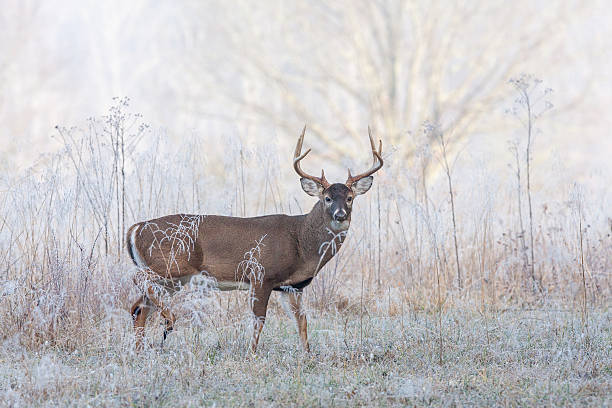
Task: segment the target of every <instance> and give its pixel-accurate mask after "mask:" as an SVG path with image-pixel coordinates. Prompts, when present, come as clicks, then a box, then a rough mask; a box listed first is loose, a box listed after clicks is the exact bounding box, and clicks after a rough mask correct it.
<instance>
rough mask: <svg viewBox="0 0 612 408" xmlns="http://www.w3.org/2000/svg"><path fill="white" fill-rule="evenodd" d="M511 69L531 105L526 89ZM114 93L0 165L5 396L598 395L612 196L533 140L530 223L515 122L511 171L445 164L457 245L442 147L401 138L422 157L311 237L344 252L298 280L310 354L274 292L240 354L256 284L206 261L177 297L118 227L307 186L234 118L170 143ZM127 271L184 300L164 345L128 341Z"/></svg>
mask: <svg viewBox="0 0 612 408" xmlns="http://www.w3.org/2000/svg"><path fill="white" fill-rule="evenodd" d="M513 85H515V88H514V90H515V91H517V92H519V100H517V103H518V104H519V106H517V109H519V108H520V109H523V107H524V102H525V100H524V99H520V98H521V96H520V93H521V92H523V91H525V90H527V88H525V86H524V84H523V82H521V83H517V84H513ZM532 85H533V86H535V85H536V84H533V83H532ZM532 85H530V86H532ZM541 87H542V85H537V86H535V88H533V89H535V90H536V91H542V92H543V95H544V97H543V99H542V101H545V100H546V99H548V98H549V97H550V96H551V95H550V92H547V91H546V90H544V89H542V88H541ZM529 89H532V88H529ZM521 103H522V104H521ZM548 108H549V106H548V105H542V109H548ZM125 109H127V106H126V103H124V102H121V103H119V102H118V106H117V108H114V109H113V111H112V112H111V113H110V116H112V120H110V119H104V118H103V119H98V120H95V121H94V122H91V123H88V125H87V126H86V127H85V129H78V128H61V130H60V132H61V136H62V141H63V142H64V144H65V146H64V149H63V150H61V151H59V152H58V153H57V154H55V155H51V156H49V157H46V158H45V161H44V162H41V164H39V166H38V167H37V168H32V169H27V170H26V171H24V172H21V173H19V174H0V367H1V368H0V401H1V403H3V404H5V405H10V406H32V405H49V406H51V405H55V406H56V405H68V404H73V405H92V406H125V405H144V406H147V405H156V406H176V405H179V406H180V405H203V404H208V405H214V404H215V403H216V404H218V405H248V404H250V403H253V404H255V405H261V401H264V402H263V403H264V404H266V403H267V404H268V405H277V406H284V405H334V404H335V405H352V404H354V405H402V404H408V405H427V404H434V405H448V404H447V403H452V401H456V402H457V405H542V404H553V405H563V404H566V405H580V404H584V405H593V406H601V405H605V404H606V403H607V404H608V405H609V404H610V403H611V402H610V395H612V392H610V391H611V376H612V366H611V364H610V361H612V357H611V355H610V319H611V317H610V313H609V307H610V299H612V274H611V273H610V271H611V270H612V250H611V248H612V237H611V234H612V230H611V224H610V222H611V221H610V219H611V217H612V215H611V214H610V208H612V196H611V195H610V191H609V189H602V190H594V189H592V188H588V187H587V186H579V185H576V186H574V185H573V184H572V183H573V180H570V179H568V178H566V177H562V176H560V175H559V174H557V173H554V172H550V171H549V170H548V169H547V168H545V167H543V166H539V165H538V163H537V162H536V161H534V160H533V157H537V152H538V150H539V149H541V148H542V147H541V146H539V145H538V143H537V139H536V140H535V141H536V143H535V144H533V145H532V148H533V150H534V151H533V153H534V154H533V155H530V156H529V157H530V159H529V162H530V165H531V166H532V167H531V174H530V177H531V180H532V181H533V185H532V187H533V188H532V191H531V200H532V203H531V204H532V205H531V211H532V212H533V214H532V215H533V217H532V219H533V221H534V222H533V225H532V226H531V225H529V224H528V219H527V214H528V197H527V193H526V191H525V189H526V184H525V182H526V172H525V165H526V162H525V159H526V158H525V148H526V140H525V139H526V138H525V137H524V136H525V133H524V129H522V127H520V126H517V128H520V132H523V133H519V138H518V139H517V140H516V143H515V144H513V145H512V146H513V149H512V150H511V151H510V152H509V153H508V157H506V158H505V159H506V160H507V162H508V163H513V164H512V165H511V167H509V168H508V169H502V170H499V169H491V168H485V169H482V168H481V167H483V166H478V167H479V169H478V170H474V167H473V166H471V164H470V162H469V159H471V156H470V154H462V155H461V157H460V158H459V159H458V160H457V161H456V163H455V164H454V166H455V167H454V168H453V185H452V191H453V194H454V199H455V211H456V221H457V226H456V229H457V231H458V232H459V233H458V234H457V241H458V242H457V244H458V245H457V246H458V256H457V252H456V251H455V245H454V239H453V236H454V234H453V233H454V228H453V225H452V223H451V222H449V220H451V219H452V214H451V213H452V209H451V206H450V203H449V190H448V185H447V184H445V183H442V182H439V179H438V178H436V177H432V174H428V172H433V171H435V168H434V167H435V166H432V158H435V157H436V154H438V153H439V152H437V151H436V150H435V146H432V145H431V144H428V142H427V140H426V139H425V138H424V136H423V135H417V134H415V135H413V136H414V137H415V140H414V143H415V146H416V147H415V149H416V150H415V152H416V153H415V157H414V160H412V159H411V160H405V159H404V158H401V157H397V158H393V157H391V158H389V159H390V160H387V163H388V166H386V168H385V172H384V174H380V175H377V176H376V178H375V181H374V183H375V186H374V189H372V191H370V193H369V194H367V195H365V196H363V197H362V198H360V199H359V200H356V203H355V209H354V212H353V217H352V222H351V228H350V231H349V232H348V234H346V236H344V235H343V236H337V235H336V234H330V236H329V238H330V239H329V241H328V242H326V243H325V244H323V245H322V246H321V248H320V255H321V256H322V257H326V256H328V255H330V254H333V253H335V252H337V254H336V255H335V257H334V258H333V259H332V260H331V261H330V262H328V263H327V265H326V266H325V267H323V268H322V269H321V270H320V272H319V274H318V276H317V277H316V278H315V280H314V281H313V284H312V285H310V286H309V287H308V288H306V290H305V296H304V302H305V307H306V308H307V309H308V310H311V311H312V312H311V313H310V315H309V331H310V339H311V340H310V341H311V346H312V349H313V353H312V354H311V355H310V356H304V355H302V354H299V353H296V350H297V349H298V348H299V347H298V338H297V336H296V335H295V329H294V328H293V322H290V321H289V320H287V318H286V317H285V316H284V314H281V313H279V307H278V304H277V299H276V295H273V296H272V298H271V300H270V307H269V314H268V319H267V320H266V327H265V328H264V331H263V333H262V336H263V341H262V344H261V347H260V350H259V351H260V352H259V354H258V356H257V358H255V359H251V360H247V353H246V349H247V347H246V346H245V345H246V344H247V336H248V335H247V333H248V327H250V325H248V324H247V323H246V322H247V321H248V319H249V318H250V301H252V297H251V298H249V296H245V293H244V292H238V293H236V292H229V293H221V294H220V293H218V291H216V290H214V287H215V286H216V282H214V281H212V280H211V278H210V277H208V276H207V275H206V272H205V271H203V273H202V274H200V275H196V276H195V277H194V278H193V279H192V281H191V283H190V284H188V285H185V287H181V286H180V285H178V286H173V289H174V290H176V289H180V290H178V291H176V294H175V295H174V296H172V297H170V296H169V294H167V290H166V289H167V286H168V285H169V284H170V282H165V281H164V280H163V279H161V278H160V277H159V276H148V275H147V271H143V270H136V269H137V268H134V267H133V265H132V264H131V261H130V260H129V257H128V256H127V253H126V251H125V229H126V226H129V225H131V224H132V223H134V222H138V221H142V220H145V219H152V218H154V217H156V216H160V215H166V214H179V213H184V212H190V213H203V214H214V213H217V214H225V215H240V216H246V215H260V214H265V213H270V209H272V208H274V209H278V212H294V213H295V209H296V208H309V207H310V206H311V205H312V204H313V202H312V200H311V199H310V198H308V197H305V195H304V194H303V193H302V191H301V189H300V187H299V181H298V180H297V179H296V178H295V177H294V175H293V174H292V172H291V168H290V167H291V166H290V165H288V166H287V167H286V168H283V166H279V162H280V163H282V160H279V158H278V157H276V155H272V154H256V153H254V152H255V150H256V149H258V148H261V147H260V146H259V143H252V144H251V143H246V142H244V141H242V139H240V138H239V137H237V136H236V135H232V137H231V138H228V139H227V140H225V139H223V140H224V141H223V142H222V143H221V145H220V144H219V139H218V138H217V136H218V135H214V134H212V135H194V136H193V137H191V138H186V139H185V141H184V143H183V142H181V143H175V142H173V141H172V140H171V139H170V138H168V137H166V135H164V134H163V133H162V132H158V131H154V130H152V129H150V128H148V127H147V126H144V125H141V122H142V118H141V117H140V116H135V115H129V114H122V113H121V111H122V110H125ZM520 109H519V110H517V111H516V113H517V114H520V113H524V112H523V111H521V110H520ZM541 113H543V112H540V111H537V112H536V114H541ZM521 118H523V119H522V120H523V122H525V118H527V116H524V115H523V116H521ZM535 119H538V118H537V117H536V118H535ZM525 123H528V122H525ZM520 124H521V123H519V125H520ZM517 131H519V130H517ZM541 131H546V129H541ZM411 137H412V136H411ZM418 138H421V139H418ZM205 147H206V149H205ZM452 147H453V146H451V149H450V150H449V151H452ZM216 148H218V149H219V150H220V152H221V151H222V152H224V153H226V154H222V155H215V154H214V153H215V151H214V149H216ZM254 149H255V150H254ZM467 149H468V150H469V146H468V147H467ZM203 151H209V152H210V154H206V155H204V154H202V152H203ZM468 153H469V152H468ZM516 154H518V155H519V156H518V161H517V159H516V156H515V155H516ZM385 159H386V158H385ZM473 160H476V161H477V162H478V163H482V164H484V165H487V164H488V163H489V162H490V160H489V158H487V157H481V158H473ZM236 163H238V164H239V165H238V166H237V165H236ZM518 166H520V169H521V172H520V181H519V180H517V178H518V177H517V173H518V171H517V170H518ZM222 168H225V169H226V170H227V171H226V172H215V169H222ZM271 169H272V170H271ZM278 172H280V174H281V176H280V177H279V174H278ZM282 175H284V176H282ZM285 176H287V181H285V180H283V177H285ZM262 183H264V185H265V188H263V189H262V188H261V186H262ZM377 186H379V187H377ZM213 192H214V194H213ZM519 198H520V199H519ZM198 217H199V216H195V217H190V216H185V217H184V218H183V219H182V220H181V221H180V222H179V223H178V224H177V225H165V226H162V225H154V224H151V225H148V226H147V227H148V228H151V229H152V230H153V231H155V232H154V235H155V237H156V242H155V243H154V246H153V247H152V248H150V250H152V251H154V250H156V248H158V246H164V247H169V248H171V251H170V252H169V257H168V263H167V267H168V268H171V267H172V266H173V265H176V259H177V257H179V256H181V257H182V256H189V254H190V251H192V250H193V245H194V239H195V236H196V235H197V232H198V226H199V222H200V221H201V220H200V219H199V218H198ZM531 227H533V235H532V234H531V231H529V232H528V229H530V228H531ZM532 237H533V240H532ZM532 241H533V242H532ZM339 242H342V249H341V250H338V243H339ZM265 245H266V240H265V237H261V239H260V240H259V241H258V242H254V243H253V248H252V249H251V250H250V251H248V252H247V253H246V255H245V257H244V258H243V259H242V260H240V261H241V262H240V264H239V265H237V269H236V276H237V277H238V278H243V280H244V282H249V283H250V282H261V281H262V278H263V276H264V275H263V274H264V273H265V270H264V268H263V265H261V263H260V259H261V253H262V251H263V250H264V248H265V250H266V251H274V250H275V248H270V247H265ZM532 251H533V254H534V256H533V257H532V256H531V253H532ZM526 254H528V256H525V255H526ZM457 258H458V259H459V261H460V262H461V281H462V286H463V287H462V288H459V287H458V284H457V276H456V275H457V274H456V270H457V265H456V263H457ZM532 272H533V273H532ZM134 274H142V275H143V276H142V281H143V282H149V283H151V284H154V285H157V290H158V291H159V293H160V294H163V296H168V297H167V298H166V299H167V300H168V301H169V302H171V305H172V308H173V310H175V311H176V312H177V314H178V315H180V316H179V319H178V323H177V325H176V327H175V332H174V333H173V334H172V335H171V336H170V337H169V338H168V343H167V347H166V349H165V351H164V352H163V353H159V351H158V350H147V351H145V352H144V354H142V355H137V354H135V353H134V351H133V342H134V336H133V332H132V321H131V316H130V315H129V307H130V306H131V303H132V302H133V301H134V299H136V298H137V297H138V296H140V295H141V294H142V290H143V289H144V288H142V287H140V286H137V285H134V282H133V279H132V278H133V277H134ZM533 277H535V278H536V279H537V283H538V287H539V288H540V289H541V290H538V291H535V292H534V291H533V285H532V284H531V281H532V280H533ZM172 285H174V283H172ZM150 319H151V320H152V322H153V323H154V324H149V325H148V328H147V330H148V333H147V336H146V338H149V339H151V338H159V336H161V331H162V328H161V327H160V324H155V323H161V321H160V320H161V319H160V317H159V315H158V314H155V313H152V315H151V317H150ZM440 339H441V341H440ZM440 362H441V365H440ZM45 373H49V375H47V374H45ZM262 373H265V376H263V375H262ZM449 401H450V402H449Z"/></svg>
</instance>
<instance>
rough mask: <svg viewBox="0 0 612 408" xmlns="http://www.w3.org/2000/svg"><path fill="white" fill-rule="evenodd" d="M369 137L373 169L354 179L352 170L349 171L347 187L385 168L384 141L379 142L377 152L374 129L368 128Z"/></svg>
mask: <svg viewBox="0 0 612 408" xmlns="http://www.w3.org/2000/svg"><path fill="white" fill-rule="evenodd" d="M368 136H369V137H370V147H371V148H372V157H373V163H372V167H371V168H370V169H369V170H368V171H366V172H365V173H361V174H358V175H357V176H355V177H353V176H352V175H351V170H350V169H349V171H348V179H347V180H346V185H347V186H349V187H350V186H351V185H352V184H353V183H355V182H357V181H359V180H361V179H362V178H364V177H368V176H370V175H372V174H374V173H376V172H377V171H378V170H380V169H381V168H382V166H383V163H384V162H383V159H382V140H379V141H378V150H376V144H375V143H374V138H373V137H372V129H370V126H368Z"/></svg>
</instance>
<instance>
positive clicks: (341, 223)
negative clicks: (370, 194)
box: [293, 126, 383, 232]
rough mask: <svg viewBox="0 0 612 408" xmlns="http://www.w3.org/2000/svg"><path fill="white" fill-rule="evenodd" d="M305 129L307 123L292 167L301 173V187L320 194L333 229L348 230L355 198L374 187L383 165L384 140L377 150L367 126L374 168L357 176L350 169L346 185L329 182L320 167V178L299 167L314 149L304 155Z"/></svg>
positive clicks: (306, 190)
mask: <svg viewBox="0 0 612 408" xmlns="http://www.w3.org/2000/svg"><path fill="white" fill-rule="evenodd" d="M305 132H306V126H304V129H303V130H302V134H301V135H300V138H299V139H298V142H297V146H296V147H295V156H294V158H293V168H294V169H295V171H296V172H297V174H298V175H299V176H300V182H301V184H302V189H303V190H304V191H305V192H306V194H308V195H311V196H313V197H318V198H319V200H320V201H321V205H322V206H323V208H324V214H325V217H326V221H327V222H326V223H327V224H328V225H329V226H330V227H331V229H332V230H333V231H335V232H340V231H346V230H347V229H348V228H349V226H350V223H351V210H352V207H353V200H354V199H355V197H356V196H358V195H360V194H364V193H365V192H367V191H368V190H369V189H370V187H372V182H373V180H374V177H372V174H374V173H376V172H377V171H378V170H380V169H381V167H382V166H383V159H382V141H379V147H378V150H376V145H375V144H374V139H373V138H372V131H371V130H370V127H369V126H368V135H369V136H370V146H371V148H372V156H373V159H374V161H373V164H372V167H371V168H370V169H369V170H367V171H366V172H364V173H361V174H358V175H357V176H352V175H351V170H350V169H349V171H348V178H347V180H346V182H345V183H344V184H343V183H334V184H330V183H329V182H328V181H327V179H326V178H325V172H324V171H323V170H321V177H315V176H311V175H309V174H307V173H305V172H304V171H303V170H302V168H301V167H300V161H301V160H302V159H303V158H304V157H306V155H307V154H308V153H310V150H311V149H308V150H307V151H306V152H305V153H303V154H302V143H303V142H304V133H305Z"/></svg>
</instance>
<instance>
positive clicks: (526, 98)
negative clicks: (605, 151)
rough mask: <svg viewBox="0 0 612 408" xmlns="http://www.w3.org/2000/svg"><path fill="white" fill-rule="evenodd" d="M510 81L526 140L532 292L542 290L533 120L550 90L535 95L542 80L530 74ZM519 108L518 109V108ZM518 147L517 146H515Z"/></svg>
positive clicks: (547, 106)
mask: <svg viewBox="0 0 612 408" xmlns="http://www.w3.org/2000/svg"><path fill="white" fill-rule="evenodd" d="M510 83H511V84H512V85H513V86H514V88H515V89H516V91H517V93H518V95H519V96H518V98H517V99H516V100H515V104H514V107H513V109H512V113H513V114H514V116H515V117H516V118H517V119H518V120H519V121H520V122H521V123H522V124H523V125H524V126H525V130H526V134H527V141H526V144H525V170H526V171H525V182H526V184H527V186H526V189H527V191H526V193H527V206H528V211H529V254H530V259H529V272H530V276H531V281H532V283H533V290H534V292H537V291H539V292H540V293H541V292H542V291H543V288H542V282H541V278H540V279H538V278H537V277H536V272H535V249H534V234H533V229H534V214H533V200H532V191H531V161H532V146H533V137H534V130H535V121H536V119H538V118H539V117H540V116H541V115H542V114H543V113H544V112H546V111H547V110H549V109H551V108H552V104H551V103H550V101H548V100H546V99H545V98H546V96H547V95H548V94H549V93H551V92H552V90H551V89H550V88H547V89H545V90H544V91H543V92H542V94H541V95H538V96H535V93H536V92H538V91H539V87H540V84H541V83H542V80H540V79H537V78H534V77H533V76H530V75H521V76H520V77H518V78H512V79H510ZM540 102H543V106H541V107H540V109H539V111H537V109H538V106H537V105H538V104H539V103H540ZM519 108H520V109H519ZM517 148H518V147H517Z"/></svg>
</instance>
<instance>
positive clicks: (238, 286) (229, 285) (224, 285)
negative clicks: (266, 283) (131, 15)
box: [215, 281, 251, 291]
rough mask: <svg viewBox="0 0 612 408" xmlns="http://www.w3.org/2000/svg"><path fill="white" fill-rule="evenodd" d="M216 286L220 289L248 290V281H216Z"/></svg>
mask: <svg viewBox="0 0 612 408" xmlns="http://www.w3.org/2000/svg"><path fill="white" fill-rule="evenodd" d="M215 286H216V288H217V289H219V290H221V291H226V290H249V288H250V286H251V285H250V284H249V283H248V282H240V281H239V282H232V281H217V282H216V284H215Z"/></svg>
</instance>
